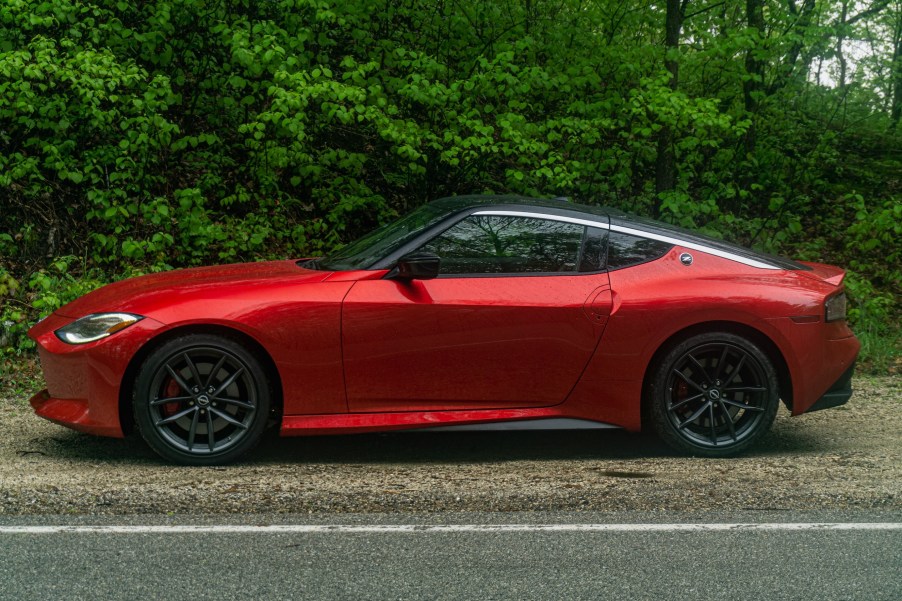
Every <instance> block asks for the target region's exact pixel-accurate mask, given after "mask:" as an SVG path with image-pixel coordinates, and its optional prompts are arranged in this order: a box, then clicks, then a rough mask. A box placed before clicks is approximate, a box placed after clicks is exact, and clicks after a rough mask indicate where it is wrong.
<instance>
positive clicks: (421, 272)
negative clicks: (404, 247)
mask: <svg viewBox="0 0 902 601" xmlns="http://www.w3.org/2000/svg"><path fill="white" fill-rule="evenodd" d="M440 263H441V259H439V257H438V255H436V254H433V253H430V252H413V253H410V254H409V255H404V256H403V257H401V258H400V259H398V265H397V266H396V267H395V273H394V274H392V277H393V278H394V279H396V280H431V279H433V278H435V276H437V275H438V269H439V265H440Z"/></svg>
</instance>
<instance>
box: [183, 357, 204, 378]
mask: <svg viewBox="0 0 902 601" xmlns="http://www.w3.org/2000/svg"><path fill="white" fill-rule="evenodd" d="M182 357H183V358H184V359H185V363H187V364H188V369H189V370H190V371H191V377H192V378H194V382H195V383H196V384H197V386H200V385H201V384H202V382H201V381H200V374H199V373H198V371H197V366H196V365H195V364H194V361H192V360H191V357H189V356H188V353H182Z"/></svg>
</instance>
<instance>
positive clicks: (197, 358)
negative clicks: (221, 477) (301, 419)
mask: <svg viewBox="0 0 902 601" xmlns="http://www.w3.org/2000/svg"><path fill="white" fill-rule="evenodd" d="M133 402H134V413H135V421H136V422H137V424H138V429H139V430H140V432H141V436H142V437H143V438H144V440H146V441H147V443H148V444H149V445H150V447H151V448H152V449H153V450H154V451H156V452H157V453H158V454H159V455H161V456H162V457H164V458H165V459H168V460H170V461H175V462H177V463H182V464H185V465H220V464H224V463H228V462H230V461H233V460H235V459H237V458H238V457H239V456H241V455H243V454H244V453H246V452H247V451H249V450H250V449H251V448H252V447H254V446H255V445H256V444H257V442H258V441H259V440H260V437H261V435H262V434H263V429H264V428H265V427H266V422H267V419H268V418H269V408H270V388H269V383H268V381H267V379H266V375H265V371H264V369H263V367H262V365H261V364H260V362H259V361H258V360H257V358H256V357H255V356H254V355H253V354H252V353H250V352H249V351H248V350H247V349H246V348H245V347H243V346H242V345H241V344H239V343H237V342H235V341H234V340H231V339H229V338H224V337H221V336H211V335H206V334H194V335H189V336H183V337H181V338H176V339H174V340H170V341H169V342H167V343H165V344H163V345H162V346H161V347H160V348H158V349H156V350H155V351H154V352H153V353H151V354H150V356H149V357H148V358H147V360H146V361H145V362H144V365H143V366H142V367H141V371H140V372H139V373H138V379H137V381H136V384H135V395H134V401H133Z"/></svg>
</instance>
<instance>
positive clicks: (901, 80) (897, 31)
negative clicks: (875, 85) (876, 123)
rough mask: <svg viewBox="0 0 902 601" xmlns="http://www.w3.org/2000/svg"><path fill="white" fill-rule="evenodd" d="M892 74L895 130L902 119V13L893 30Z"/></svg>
mask: <svg viewBox="0 0 902 601" xmlns="http://www.w3.org/2000/svg"><path fill="white" fill-rule="evenodd" d="M890 73H891V74H892V75H891V77H892V82H893V101H892V104H891V105H890V113H889V116H890V123H891V124H892V127H893V128H896V127H898V125H899V119H900V117H902V13H900V14H897V15H896V23H895V28H894V30H893V60H892V63H891V64H890Z"/></svg>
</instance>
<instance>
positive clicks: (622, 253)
mask: <svg viewBox="0 0 902 601" xmlns="http://www.w3.org/2000/svg"><path fill="white" fill-rule="evenodd" d="M671 246H672V245H671V244H668V243H667V242H661V241H659V240H649V239H648V238H640V237H639V236H631V235H629V234H622V233H620V232H611V233H610V236H609V239H608V269H617V268H618V267H628V266H630V265H638V264H639V263H645V262H646V261H652V260H654V259H657V258H660V257H662V256H664V253H666V252H667V251H668V250H670V248H671Z"/></svg>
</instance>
